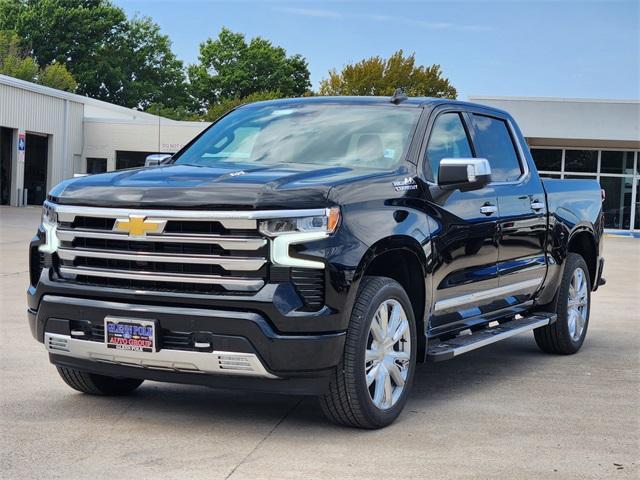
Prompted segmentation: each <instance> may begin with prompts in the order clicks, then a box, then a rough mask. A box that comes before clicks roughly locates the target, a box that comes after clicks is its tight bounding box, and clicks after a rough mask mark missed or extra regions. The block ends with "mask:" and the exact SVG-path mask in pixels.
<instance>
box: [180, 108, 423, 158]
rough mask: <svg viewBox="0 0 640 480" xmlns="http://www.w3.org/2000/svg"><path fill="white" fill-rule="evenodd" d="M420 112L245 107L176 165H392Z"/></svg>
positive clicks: (224, 120) (213, 129)
mask: <svg viewBox="0 0 640 480" xmlns="http://www.w3.org/2000/svg"><path fill="white" fill-rule="evenodd" d="M420 112H421V109H419V108H410V107H406V108H403V107H395V106H356V105H326V104H325V105H317V104H316V105H314V104H302V105H290V106H264V107H251V106H250V107H245V108H241V109H238V110H236V111H234V112H231V113H230V114H229V115H227V116H225V117H223V118H222V119H221V120H220V121H218V122H217V123H216V124H214V125H213V126H212V127H211V128H210V129H209V130H207V131H206V132H205V133H204V134H203V135H202V136H201V137H200V138H199V139H198V140H197V141H196V142H195V143H194V144H193V145H191V147H189V148H188V149H187V150H185V151H184V152H182V154H180V155H179V156H178V157H177V159H176V160H175V163H176V164H181V165H196V166H206V167H224V166H231V167H233V168H238V169H243V168H251V167H259V166H263V165H264V166H267V165H274V164H283V163H286V164H312V165H325V166H349V167H353V166H357V167H362V168H371V169H380V170H388V169H393V168H395V167H396V166H397V165H398V164H399V163H400V161H401V160H402V159H403V157H404V155H405V153H406V150H407V148H408V146H409V142H410V140H411V136H412V134H413V131H414V129H415V126H416V123H417V122H418V117H419V116H420Z"/></svg>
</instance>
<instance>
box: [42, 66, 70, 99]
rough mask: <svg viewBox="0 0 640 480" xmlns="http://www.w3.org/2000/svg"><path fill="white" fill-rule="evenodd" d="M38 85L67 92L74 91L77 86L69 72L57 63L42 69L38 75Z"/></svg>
mask: <svg viewBox="0 0 640 480" xmlns="http://www.w3.org/2000/svg"><path fill="white" fill-rule="evenodd" d="M38 83H39V84H41V85H45V86H47V87H51V88H57V89H58V90H66V91H67V92H73V91H75V89H76V87H77V86H78V84H77V82H76V81H75V79H74V78H73V75H71V73H70V72H69V70H67V68H66V67H65V66H64V65H61V64H59V63H52V64H51V65H47V66H46V67H44V68H43V69H42V71H41V72H40V74H39V75H38Z"/></svg>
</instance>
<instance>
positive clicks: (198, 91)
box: [188, 28, 311, 109]
mask: <svg viewBox="0 0 640 480" xmlns="http://www.w3.org/2000/svg"><path fill="white" fill-rule="evenodd" d="M188 71H189V80H190V83H191V94H192V96H193V97H194V98H195V99H196V100H197V102H198V104H199V106H200V107H201V108H203V109H208V108H209V107H213V106H214V105H216V104H217V103H219V102H221V101H223V100H226V99H241V98H245V97H247V96H249V95H251V94H254V93H259V92H273V91H278V92H280V94H281V95H282V96H285V97H291V96H299V95H303V94H304V93H305V92H307V91H308V89H309V88H310V86H311V82H310V81H309V67H308V65H307V61H306V60H305V59H304V58H303V57H302V56H300V55H293V56H287V52H286V51H285V49H284V48H282V47H278V46H275V45H273V44H272V43H271V42H270V41H268V40H265V39H263V38H260V37H256V38H252V39H251V40H250V41H249V43H247V41H246V39H245V36H244V35H243V34H241V33H234V32H232V31H231V30H229V29H227V28H223V29H222V30H221V31H220V34H219V35H218V38H216V39H215V40H213V39H208V40H207V41H205V42H204V43H202V44H201V45H200V56H199V63H198V64H196V65H191V66H190V67H189V70H188Z"/></svg>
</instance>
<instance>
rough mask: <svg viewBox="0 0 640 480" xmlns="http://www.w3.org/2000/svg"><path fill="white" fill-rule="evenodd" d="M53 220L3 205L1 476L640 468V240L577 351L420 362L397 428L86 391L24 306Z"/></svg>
mask: <svg viewBox="0 0 640 480" xmlns="http://www.w3.org/2000/svg"><path fill="white" fill-rule="evenodd" d="M39 216H40V210H39V209H36V208H24V209H14V208H8V207H0V281H1V285H0V300H1V304H0V434H1V440H0V450H1V452H0V454H1V457H0V478H3V479H5V478H6V479H14V478H16V479H17V478H21V479H25V478H92V479H101V478H111V479H113V478H134V477H139V478H150V477H152V476H153V477H157V478H176V479H178V478H180V479H185V478H207V479H226V478H231V479H262V478H276V479H287V478H296V479H297V478H305V479H319V478H377V479H382V478H394V479H395V478H403V479H406V478H510V479H515V478H518V479H520V478H545V479H547V478H550V479H554V478H557V479H563V480H564V479H571V478H575V479H586V478H614V479H616V478H634V479H637V478H639V477H640V470H639V468H638V462H639V460H640V458H639V457H640V334H639V327H640V305H639V302H640V240H633V239H628V238H620V237H615V238H614V237H609V238H607V239H606V248H605V255H606V259H607V264H606V268H605V276H606V278H607V281H608V283H607V285H606V287H603V288H602V289H600V290H599V291H598V292H597V293H595V294H594V295H593V297H592V302H593V309H592V312H591V321H590V324H589V333H588V336H587V340H586V342H585V344H584V346H583V348H582V350H581V351H580V352H579V353H578V354H576V355H572V356H565V357H562V356H553V355H547V354H543V353H541V352H540V351H539V350H538V349H537V347H536V345H535V342H534V340H533V335H532V334H527V335H522V336H518V337H514V338H512V339H509V340H506V341H503V342H500V343H498V344H495V345H493V346H490V347H487V348H484V349H480V350H477V351H475V352H471V353H468V354H466V355H463V356H461V357H459V358H456V359H454V360H451V361H448V362H443V363H436V364H432V363H431V364H424V365H419V366H418V371H417V375H416V382H415V385H414V388H413V392H412V395H411V398H410V400H409V402H408V404H407V407H406V409H405V411H404V413H403V414H402V415H401V417H400V418H399V419H398V421H397V422H396V423H395V424H393V425H392V426H390V427H388V428H386V429H384V430H379V431H361V430H350V429H346V428H341V427H337V426H334V425H331V424H329V423H327V422H326V421H325V420H324V418H323V416H322V414H321V412H320V410H319V407H318V406H317V404H316V401H315V399H313V398H307V397H289V396H279V395H267V394H250V393H243V392H233V391H223V390H213V389H207V388H204V387H190V386H183V385H171V384H162V383H155V382H145V383H144V384H143V385H142V387H141V388H140V389H139V390H138V391H137V393H136V394H134V395H133V396H130V397H122V398H100V397H91V396H87V395H82V394H80V393H77V392H75V391H73V390H71V389H70V388H69V387H67V386H66V385H65V384H63V382H62V380H61V379H60V378H59V377H58V375H57V373H56V371H55V368H54V367H53V366H51V365H50V364H49V361H48V358H47V354H46V352H45V350H44V347H43V345H42V344H40V343H37V342H36V341H35V340H34V339H33V338H32V337H31V334H30V332H29V327H28V324H27V319H26V314H25V310H26V299H25V291H26V286H27V282H28V262H27V243H28V241H29V239H30V237H31V236H32V235H33V233H34V232H35V229H36V227H37V224H38V222H39Z"/></svg>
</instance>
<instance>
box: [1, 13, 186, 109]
mask: <svg viewBox="0 0 640 480" xmlns="http://www.w3.org/2000/svg"><path fill="white" fill-rule="evenodd" d="M0 19H2V20H0V25H3V26H4V28H11V29H14V30H16V31H17V32H18V34H19V35H20V36H21V37H22V38H23V39H24V41H25V43H26V44H27V45H30V46H31V49H32V50H31V55H32V56H33V57H34V59H35V60H36V61H37V62H38V63H39V64H41V65H47V64H52V63H54V62H56V63H58V64H63V65H66V66H67V68H68V69H69V71H70V72H71V74H72V75H73V77H74V78H75V80H76V81H77V83H78V88H77V91H78V93H81V94H84V95H88V96H90V97H93V98H98V99H101V100H106V101H109V102H113V103H116V104H119V105H124V106H127V107H137V108H146V107H147V106H149V105H150V104H152V103H154V102H159V101H162V102H164V103H165V104H166V105H168V106H171V107H173V106H177V104H179V103H181V102H184V101H186V92H185V88H186V83H185V74H184V70H183V66H182V63H181V62H180V61H179V60H178V59H177V58H176V57H175V55H174V54H173V52H172V51H171V42H170V41H169V38H168V37H167V36H165V35H162V34H161V33H160V29H159V27H158V26H157V25H156V24H155V23H153V22H152V21H151V20H150V19H148V18H134V19H132V20H127V17H126V15H125V13H124V11H123V10H122V9H121V8H119V7H116V6H114V5H113V4H112V3H111V2H110V1H109V0H22V1H19V0H0Z"/></svg>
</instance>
